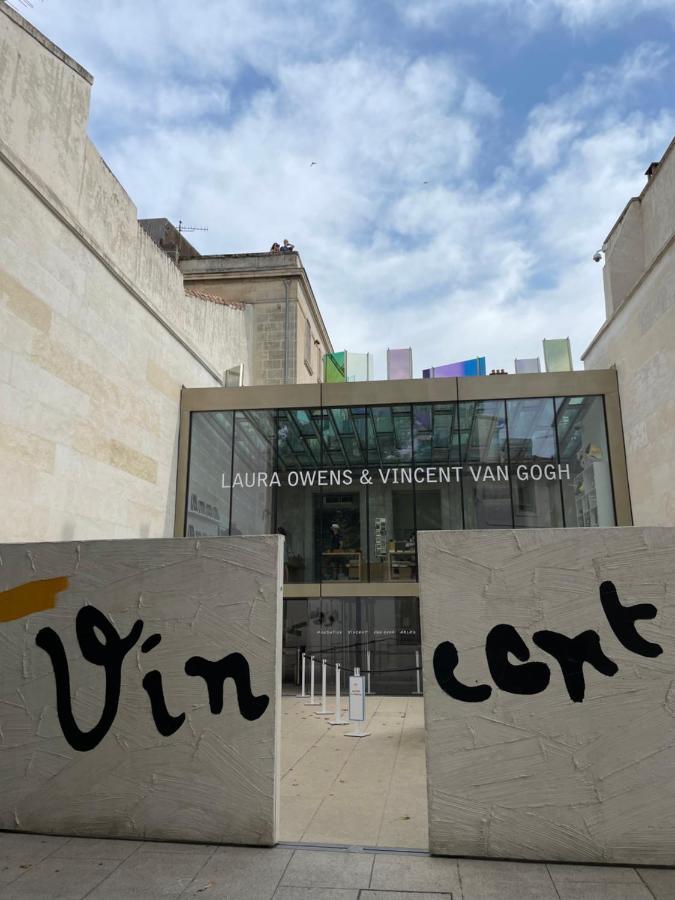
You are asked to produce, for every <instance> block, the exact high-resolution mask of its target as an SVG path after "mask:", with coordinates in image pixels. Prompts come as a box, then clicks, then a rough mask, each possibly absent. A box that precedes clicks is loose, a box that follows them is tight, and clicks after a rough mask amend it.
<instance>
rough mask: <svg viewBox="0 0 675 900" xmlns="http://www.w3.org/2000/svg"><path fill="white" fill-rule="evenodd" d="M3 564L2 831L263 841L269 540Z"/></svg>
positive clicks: (69, 551)
mask: <svg viewBox="0 0 675 900" xmlns="http://www.w3.org/2000/svg"><path fill="white" fill-rule="evenodd" d="M0 558H1V559H2V567H1V568H0V637H1V638H2V646H3V653H2V658H1V659H0V705H1V706H2V709H3V715H2V751H3V752H2V754H0V791H1V793H2V797H3V803H2V808H1V809H0V828H3V829H9V830H17V831H35V832H39V833H50V832H52V833H56V834H73V835H82V836H86V837H89V836H97V837H128V838H149V839H156V840H176V841H213V842H218V843H234V844H261V845H270V844H273V843H274V842H275V841H276V840H277V822H278V813H279V810H278V800H279V729H280V700H281V688H280V685H281V680H280V665H281V617H280V611H281V583H282V570H281V567H282V552H281V541H280V539H279V538H278V537H276V536H270V537H247V538H241V537H233V538H219V539H202V540H200V541H193V540H187V539H186V540H177V539H175V540H156V541H109V542H92V543H82V544H79V543H78V544H76V543H67V544H23V545H22V544H12V545H5V546H2V545H0ZM120 641H121V643H120ZM217 664H218V665H217ZM207 679H208V681H207Z"/></svg>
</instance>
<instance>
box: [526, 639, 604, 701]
mask: <svg viewBox="0 0 675 900" xmlns="http://www.w3.org/2000/svg"><path fill="white" fill-rule="evenodd" d="M532 640H533V641H534V643H535V644H536V645H537V647H540V648H541V649H542V650H544V651H545V652H546V653H550V654H551V656H554V657H555V658H556V659H557V660H558V663H559V664H560V668H561V670H562V674H563V678H564V679H565V687H566V688H567V693H568V694H569V695H570V700H573V701H574V702H575V703H580V702H581V701H582V700H583V699H584V694H585V693H586V682H585V681H584V669H583V665H584V663H585V662H587V663H590V664H591V665H592V666H593V667H594V668H596V669H597V670H598V672H600V673H602V674H603V675H608V676H609V677H611V676H612V675H616V673H617V672H618V671H619V667H618V666H617V664H616V663H615V662H614V661H613V660H611V659H609V657H607V656H605V654H604V653H603V652H602V647H601V646H600V636H599V635H598V633H597V631H591V630H589V631H582V633H581V634H578V635H577V636H576V637H573V638H570V637H567V635H566V634H558V632H557V631H537V632H536V633H535V634H533V635H532Z"/></svg>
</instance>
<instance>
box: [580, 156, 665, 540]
mask: <svg viewBox="0 0 675 900" xmlns="http://www.w3.org/2000/svg"><path fill="white" fill-rule="evenodd" d="M604 274H605V291H606V303H607V307H608V313H609V316H608V321H607V322H606V323H605V325H604V326H603V328H602V329H601V330H600V332H599V333H598V335H597V336H596V337H595V338H594V341H593V343H592V344H591V346H590V347H589V349H588V350H587V351H586V353H585V355H584V365H585V368H586V369H605V368H609V367H611V366H616V369H617V374H618V380H619V392H620V396H621V412H622V417H623V426H624V434H625V443H626V461H627V466H628V479H629V484H630V492H631V502H632V508H633V521H634V523H635V524H636V525H675V478H674V477H673V473H674V471H675V470H674V468H673V466H674V461H675V388H674V387H673V385H674V384H675V152H672V151H671V152H669V153H668V154H667V155H666V157H665V158H664V160H663V161H662V163H661V165H660V167H659V169H657V171H656V174H655V175H654V176H653V178H652V181H651V182H650V183H649V184H648V186H647V188H646V189H645V192H644V193H643V195H642V197H641V198H636V199H635V200H633V201H632V203H631V204H630V206H629V207H628V209H627V211H626V213H625V215H624V217H623V218H622V220H621V221H620V222H619V223H618V224H617V226H615V229H614V230H613V232H612V234H611V235H610V239H609V242H608V248H607V262H606V265H605V273H604Z"/></svg>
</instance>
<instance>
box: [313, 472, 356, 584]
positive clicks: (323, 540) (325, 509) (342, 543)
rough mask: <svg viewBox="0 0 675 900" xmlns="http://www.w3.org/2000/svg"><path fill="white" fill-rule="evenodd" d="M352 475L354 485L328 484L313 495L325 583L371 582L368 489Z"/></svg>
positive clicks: (318, 563)
mask: <svg viewBox="0 0 675 900" xmlns="http://www.w3.org/2000/svg"><path fill="white" fill-rule="evenodd" d="M360 474H361V470H360V469H353V470H352V472H351V484H345V483H343V484H341V485H328V486H326V487H323V488H322V489H321V491H320V492H317V493H315V494H313V504H314V510H313V522H314V547H315V550H314V555H315V560H316V567H317V570H318V576H319V577H318V579H317V580H321V581H367V577H368V576H367V573H366V568H365V567H366V564H367V558H368V513H367V499H366V498H367V488H366V486H365V485H362V484H361V482H360V479H359V476H360Z"/></svg>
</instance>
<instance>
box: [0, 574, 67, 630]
mask: <svg viewBox="0 0 675 900" xmlns="http://www.w3.org/2000/svg"><path fill="white" fill-rule="evenodd" d="M67 587H68V579H67V578H66V577H65V576H63V577H61V578H43V579H42V580H41V581H29V582H27V583H26V584H20V585H19V586H18V587H15V588H10V589H9V590H8V591H0V622H10V621H11V620H12V619H21V618H22V617H23V616H29V615H30V614H31V613H36V612H43V611H44V610H45V609H52V608H53V607H54V606H56V595H57V594H59V593H61V591H65V590H66V588H67Z"/></svg>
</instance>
